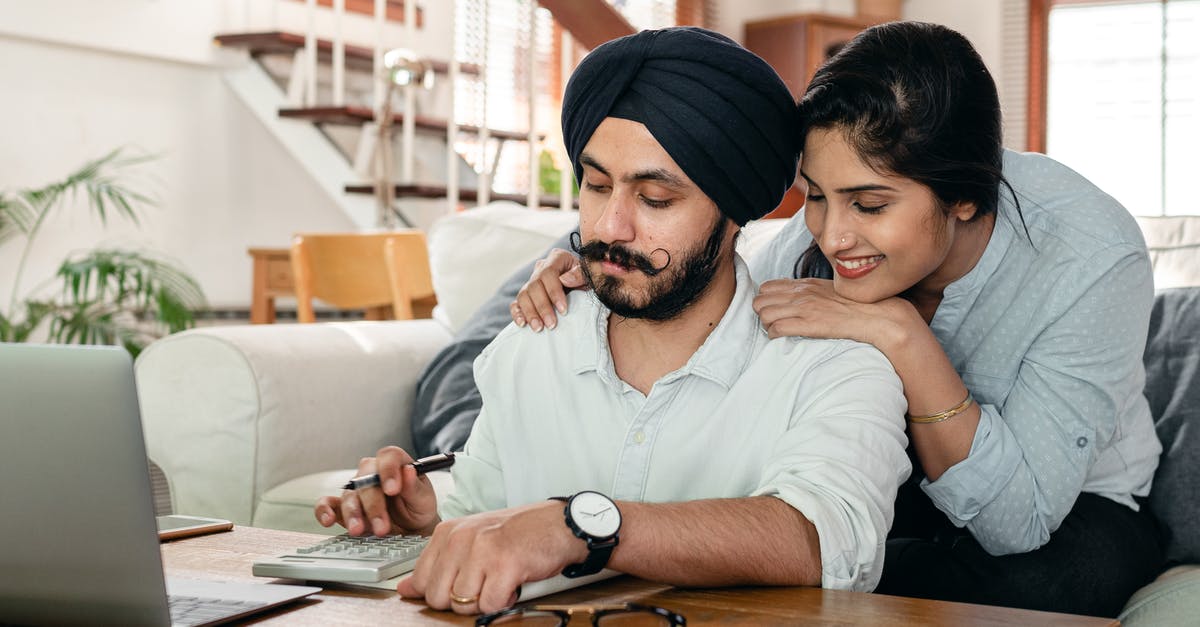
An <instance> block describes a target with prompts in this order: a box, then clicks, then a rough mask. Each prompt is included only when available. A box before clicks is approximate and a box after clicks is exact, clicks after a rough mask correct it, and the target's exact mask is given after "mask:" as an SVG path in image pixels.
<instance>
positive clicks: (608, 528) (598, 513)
mask: <svg viewBox="0 0 1200 627" xmlns="http://www.w3.org/2000/svg"><path fill="white" fill-rule="evenodd" d="M571 519H572V520H574V521H575V525H576V526H578V527H579V528H580V529H582V530H583V532H584V533H586V534H588V535H590V536H592V537H595V538H607V537H609V536H611V535H613V534H614V533H616V532H617V530H618V529H620V528H621V512H620V511H619V510H617V504H616V503H613V502H612V499H610V498H608V497H607V496H604V495H603V494H600V493H598V492H580V493H579V494H576V495H575V497H574V498H572V499H571Z"/></svg>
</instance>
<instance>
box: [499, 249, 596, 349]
mask: <svg viewBox="0 0 1200 627" xmlns="http://www.w3.org/2000/svg"><path fill="white" fill-rule="evenodd" d="M585 284H586V282H585V281H584V279H583V271H582V270H580V269H579V258H577V257H576V256H575V255H573V254H571V253H570V252H568V251H565V250H563V249H561V248H555V249H554V250H552V251H550V254H549V255H546V258H545V259H539V260H538V261H537V263H535V264H534V267H533V276H531V277H529V281H528V282H527V283H525V286H524V287H522V288H521V291H520V292H517V299H516V300H514V301H513V302H512V304H510V305H509V306H508V309H509V312H510V313H511V314H512V319H513V322H515V323H517V326H519V327H523V326H525V325H526V323H528V324H529V328H531V329H533V330H534V331H541V330H542V329H543V328H546V329H553V328H554V327H555V326H557V325H558V318H557V316H555V312H556V311H557V312H558V313H560V314H565V313H567V292H568V291H570V290H573V289H579V288H582V287H584V286H585Z"/></svg>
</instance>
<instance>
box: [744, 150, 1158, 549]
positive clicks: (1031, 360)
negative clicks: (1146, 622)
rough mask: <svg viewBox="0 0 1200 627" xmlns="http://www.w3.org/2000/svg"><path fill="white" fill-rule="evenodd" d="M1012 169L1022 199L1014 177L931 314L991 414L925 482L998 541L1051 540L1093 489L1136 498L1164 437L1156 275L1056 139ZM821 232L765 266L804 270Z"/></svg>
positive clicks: (766, 272) (773, 254)
mask: <svg viewBox="0 0 1200 627" xmlns="http://www.w3.org/2000/svg"><path fill="white" fill-rule="evenodd" d="M1004 175H1005V177H1006V178H1007V179H1008V181H1009V183H1010V184H1011V185H1012V187H1013V188H1014V190H1015V191H1016V194H1017V196H1018V198H1019V200H1020V214H1018V212H1017V207H1016V205H1015V204H1014V203H1013V201H1012V197H1011V195H1010V194H1009V193H1008V191H1007V188H1005V187H1003V186H1002V187H1001V193H1000V207H999V215H998V217H997V219H996V226H995V229H994V230H993V232H992V237H991V240H990V241H989V242H988V245H987V248H986V250H985V251H984V253H983V256H982V257H981V258H980V260H979V262H978V263H977V264H976V265H975V267H974V268H973V269H972V270H971V271H970V272H968V273H967V274H966V275H965V276H963V277H962V278H960V279H958V280H957V281H955V282H953V283H951V284H950V285H949V286H947V287H946V290H945V294H944V296H943V300H942V303H941V305H940V306H939V307H938V309H937V312H936V314H935V315H934V317H933V321H932V323H931V324H930V328H931V329H932V331H933V334H934V335H935V336H936V337H937V339H938V341H939V342H940V343H941V345H942V348H943V349H944V350H945V351H946V354H947V356H949V358H950V361H951V363H952V364H953V365H954V368H955V369H956V370H957V371H958V372H959V374H960V375H961V376H962V379H963V382H964V383H965V384H966V386H967V388H968V389H969V390H970V391H971V394H972V395H974V397H975V399H976V400H977V401H978V402H979V406H980V408H981V410H982V415H981V417H980V422H979V427H978V429H977V430H976V432H975V439H974V441H973V443H972V445H971V451H970V454H969V456H968V457H967V458H966V459H965V460H963V461H962V462H959V463H958V464H956V465H954V466H953V467H951V468H950V469H949V470H947V471H946V472H945V473H943V474H942V476H941V477H939V478H938V480H937V481H934V482H930V481H929V480H928V479H926V480H925V481H924V482H922V488H923V489H924V490H925V492H926V494H928V495H929V497H930V499H932V501H933V503H934V504H935V505H936V506H937V507H938V508H939V509H940V510H942V511H943V512H945V514H946V515H947V516H948V517H949V518H950V520H951V521H952V522H954V523H955V524H956V525H958V526H960V527H961V526H966V527H967V528H968V529H969V530H970V531H971V533H972V535H973V536H974V537H975V538H976V539H977V540H978V541H979V543H980V544H981V545H982V546H983V547H984V549H986V550H987V551H988V552H990V553H992V554H995V555H1003V554H1009V553H1019V552H1025V551H1030V550H1033V549H1035V548H1037V547H1040V546H1042V545H1043V544H1045V543H1046V542H1047V541H1048V540H1049V538H1050V534H1051V533H1052V532H1053V531H1054V530H1055V529H1057V528H1058V526H1059V525H1060V524H1061V523H1062V520H1063V518H1065V517H1066V515H1067V514H1068V513H1069V512H1070V510H1071V508H1072V506H1073V505H1074V503H1075V499H1076V498H1077V497H1078V495H1079V493H1080V492H1090V493H1094V494H1098V495H1101V496H1105V497H1108V498H1110V499H1112V500H1114V501H1117V502H1119V503H1123V504H1125V505H1128V506H1129V507H1132V508H1134V509H1137V507H1138V505H1137V503H1136V502H1135V501H1134V499H1133V497H1134V496H1144V495H1146V494H1147V493H1149V491H1150V482H1151V479H1152V478H1153V475H1154V470H1155V468H1156V467H1157V465H1158V456H1159V453H1160V452H1161V450H1162V447H1161V445H1160V444H1159V441H1158V439H1157V437H1156V436H1155V433H1154V425H1153V422H1152V420H1151V416H1150V409H1149V406H1148V404H1147V402H1146V400H1145V398H1144V397H1143V395H1142V390H1143V388H1144V385H1145V369H1144V367H1143V365H1142V353H1143V351H1144V349H1145V344H1146V333H1147V328H1148V325H1149V319H1150V309H1151V304H1152V301H1153V297H1154V286H1153V273H1152V269H1151V265H1150V260H1149V257H1148V255H1147V253H1146V245H1145V242H1144V240H1143V238H1142V234H1141V231H1140V230H1139V229H1138V226H1137V223H1136V221H1135V220H1134V218H1133V217H1132V216H1131V215H1130V214H1129V212H1128V211H1126V210H1125V208H1124V207H1122V206H1121V205H1120V204H1119V203H1118V202H1117V201H1115V200H1114V199H1113V198H1111V197H1110V196H1108V195H1107V194H1105V193H1104V192H1102V191H1101V190H1100V189H1098V188H1097V187H1096V186H1094V185H1092V184H1091V183H1090V182H1088V181H1087V180H1086V179H1084V178H1083V177H1082V176H1080V175H1079V174H1077V173H1075V172H1074V171H1072V170H1071V169H1069V168H1067V167H1066V166H1063V165H1062V164H1059V163H1057V162H1055V161H1054V160H1052V159H1050V158H1048V157H1046V156H1044V155H1039V154H1033V153H1027V154H1019V153H1014V152H1009V151H1006V152H1005V154H1004ZM1022 216H1023V218H1024V226H1022ZM1027 232H1028V236H1027V235H1026V233H1027ZM811 241H812V235H811V234H810V233H809V232H808V230H807V228H806V227H805V225H804V220H803V214H799V215H797V216H796V217H795V218H793V219H792V220H790V222H789V224H787V225H786V226H785V227H784V228H783V229H782V230H781V231H780V232H779V234H778V235H777V236H776V237H775V239H774V240H773V241H772V242H770V243H769V244H768V245H767V246H766V248H765V249H764V250H762V251H760V253H759V254H758V255H756V256H755V257H754V263H753V264H752V265H751V273H752V274H753V276H754V277H755V279H756V280H757V281H760V282H761V281H767V280H771V279H777V278H793V277H794V275H793V273H794V268H795V263H796V260H797V259H798V258H799V257H800V254H801V253H802V252H803V251H804V250H805V249H806V248H807V247H808V245H809V244H810V243H811ZM919 470H920V469H919V468H918V469H916V471H918V472H919Z"/></svg>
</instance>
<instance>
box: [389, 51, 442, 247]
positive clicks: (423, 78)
mask: <svg viewBox="0 0 1200 627" xmlns="http://www.w3.org/2000/svg"><path fill="white" fill-rule="evenodd" d="M433 77H434V71H433V66H432V64H431V63H430V62H429V61H428V60H426V59H423V58H421V57H419V56H417V55H416V54H415V53H414V52H412V51H411V50H405V49H402V48H396V49H394V50H389V51H387V52H386V53H385V54H384V55H383V76H382V77H381V80H383V82H384V85H385V89H384V90H383V99H382V100H381V101H380V103H379V110H378V111H377V112H376V116H375V119H376V120H378V126H379V136H378V138H377V139H376V143H375V147H376V153H375V157H376V158H375V198H376V199H377V201H378V207H379V215H378V217H377V222H378V224H379V226H380V227H382V228H384V229H392V228H394V227H395V220H396V219H397V218H399V220H400V221H401V222H403V223H404V226H407V227H412V226H413V225H412V222H410V221H409V220H408V219H407V218H406V217H405V216H404V214H403V213H401V212H399V211H398V210H397V209H396V208H395V207H394V206H393V205H394V204H395V200H396V188H395V186H394V184H393V183H392V171H393V170H392V168H393V157H392V94H393V93H395V91H396V88H397V87H403V88H405V89H415V88H416V87H418V86H419V87H422V88H424V89H426V90H429V89H433ZM409 102H410V103H412V102H413V101H412V100H410V101H409ZM414 108H415V107H414ZM404 115H405V116H406V118H405V119H412V120H413V121H414V122H415V120H416V118H415V117H414V116H416V112H415V111H407V110H406V111H405V112H404ZM412 149H413V147H412V145H411V139H410V138H409V137H408V136H406V137H405V145H404V150H405V151H406V152H409V153H411V151H412ZM409 182H411V181H409Z"/></svg>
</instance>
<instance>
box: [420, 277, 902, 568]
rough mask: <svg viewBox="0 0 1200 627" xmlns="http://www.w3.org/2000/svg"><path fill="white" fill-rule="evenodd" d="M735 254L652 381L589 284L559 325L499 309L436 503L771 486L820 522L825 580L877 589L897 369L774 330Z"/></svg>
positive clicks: (472, 505)
mask: <svg viewBox="0 0 1200 627" xmlns="http://www.w3.org/2000/svg"><path fill="white" fill-rule="evenodd" d="M736 265H737V290H736V293H735V294H734V296H733V301H732V302H731V303H730V305H729V308H728V310H727V311H726V312H725V315H724V316H723V317H722V318H721V321H720V322H719V323H718V324H717V326H716V328H714V329H713V331H712V333H711V334H709V336H708V339H707V340H705V342H704V344H703V345H702V346H701V347H700V348H699V349H698V350H697V351H696V352H695V354H693V355H692V357H691V359H689V360H688V362H687V363H686V364H685V365H684V366H683V367H681V368H679V369H678V370H675V371H673V372H671V373H668V374H666V375H664V376H663V377H662V378H660V379H659V380H658V381H657V382H655V384H654V386H653V387H652V388H651V390H650V393H649V394H646V395H643V394H642V393H641V392H640V391H638V390H637V389H635V388H633V387H632V386H630V385H629V384H628V383H625V382H624V381H622V380H621V379H620V377H618V376H617V373H616V369H615V367H614V364H613V359H612V354H611V351H610V349H609V343H608V324H609V320H608V319H609V311H608V309H606V308H605V307H604V306H603V305H601V304H600V302H599V301H598V300H597V299H596V298H595V296H594V295H593V294H592V293H591V292H583V291H576V292H572V293H571V294H570V296H569V298H570V306H569V308H568V313H567V314H564V315H563V316H561V317H560V318H559V324H558V328H556V329H555V330H554V331H551V332H542V333H534V332H533V331H531V330H529V329H528V328H518V327H517V326H516V325H509V327H508V328H506V329H505V330H504V331H503V332H501V333H500V335H499V336H498V337H497V338H496V339H495V341H493V342H492V343H491V344H489V345H488V347H487V348H486V349H484V351H483V353H482V354H481V355H480V356H479V358H478V359H477V360H476V361H475V379H476V381H477V382H478V384H479V391H480V393H481V394H482V396H483V409H482V411H481V412H480V414H479V418H478V419H477V420H476V421H475V426H474V428H473V429H472V430H471V436H470V438H469V439H468V440H467V444H466V448H465V451H464V453H463V454H460V455H459V457H458V460H457V462H456V463H455V465H454V468H453V470H452V474H453V476H454V485H455V489H454V492H453V493H451V494H449V495H448V496H447V497H446V498H444V499H441V500H440V502H439V504H438V506H439V511H440V513H441V515H442V516H443V518H452V517H456V516H464V515H467V514H473V513H477V512H485V511H491V510H496V509H501V508H505V507H513V506H518V505H524V504H527V503H533V502H537V501H542V500H545V499H546V498H547V497H550V496H555V495H559V496H562V495H569V494H573V493H575V492H578V491H580V490H597V491H600V492H603V493H605V494H608V495H609V496H611V497H613V498H614V499H618V500H627V501H643V502H649V503H664V502H677V501H689V500H695V499H711V498H738V497H748V496H773V497H776V498H779V499H780V500H782V501H784V502H786V503H788V504H789V505H791V506H792V507H794V508H795V509H796V510H797V511H799V512H800V513H802V514H803V515H804V516H805V517H806V518H807V519H808V520H809V521H810V522H812V524H813V525H814V526H815V527H816V529H817V535H818V538H819V541H820V549H821V550H820V553H821V577H822V585H823V586H824V587H827V588H840V589H852V590H862V591H869V590H873V589H874V588H875V584H876V583H878V581H879V576H880V573H881V570H882V567H883V549H884V544H885V542H886V539H887V531H888V528H889V527H890V526H891V523H892V517H893V509H892V508H893V505H894V501H895V498H896V491H897V489H898V488H899V486H900V485H901V484H902V483H903V482H904V481H905V480H906V479H907V478H908V476H909V472H910V468H911V466H910V464H909V460H908V457H907V455H905V452H904V449H905V445H906V444H907V439H906V438H905V435H904V418H903V414H904V409H905V401H904V395H903V390H902V389H901V385H900V379H899V377H897V376H896V372H895V371H894V370H893V369H892V366H891V364H890V363H889V362H888V361H887V358H885V357H884V356H883V354H882V353H880V352H879V351H878V350H877V349H875V347H873V346H870V345H867V344H860V343H858V342H851V341H849V340H809V339H797V338H780V339H776V340H770V339H768V337H767V334H766V332H765V331H764V330H763V328H762V325H761V324H759V321H758V316H757V315H756V314H755V313H754V309H753V308H752V306H751V300H752V299H753V298H754V295H755V293H757V291H758V286H757V285H756V284H754V282H753V281H751V280H750V272H749V270H748V269H747V267H746V266H745V264H744V263H742V261H741V259H740V258H737V259H736ZM647 559H652V556H647Z"/></svg>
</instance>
